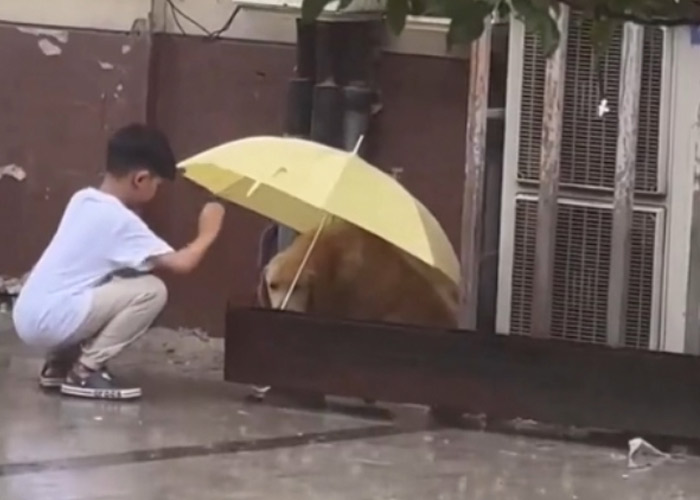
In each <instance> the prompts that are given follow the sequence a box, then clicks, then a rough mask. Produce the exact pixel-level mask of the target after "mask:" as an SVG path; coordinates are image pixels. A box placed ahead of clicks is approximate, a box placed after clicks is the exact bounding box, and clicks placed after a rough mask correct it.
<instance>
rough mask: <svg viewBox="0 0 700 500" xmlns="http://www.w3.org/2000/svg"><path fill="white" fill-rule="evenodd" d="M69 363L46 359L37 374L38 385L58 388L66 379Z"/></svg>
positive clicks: (44, 387) (46, 387)
mask: <svg viewBox="0 0 700 500" xmlns="http://www.w3.org/2000/svg"><path fill="white" fill-rule="evenodd" d="M70 367H71V364H70V363H64V362H61V361H47V362H46V363H44V366H43V368H42V369H41V373H40V374H39V386H40V387H42V388H43V389H58V388H59V387H61V384H63V382H65V381H66V377H67V376H68V372H69V371H70Z"/></svg>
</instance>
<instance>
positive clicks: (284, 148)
mask: <svg viewBox="0 0 700 500" xmlns="http://www.w3.org/2000/svg"><path fill="white" fill-rule="evenodd" d="M179 167H180V168H183V169H185V177H187V178H189V179H190V180H191V181H193V182H195V183H196V184H198V185H200V186H202V187H204V188H206V189H207V190H209V191H210V192H212V193H213V194H215V195H217V196H218V197H220V198H222V199H225V200H228V201H231V202H233V203H235V204H237V205H241V206H243V207H246V208H248V209H250V210H253V211H255V212H257V213H259V214H261V215H264V216H265V217H267V218H269V219H272V220H274V221H276V222H278V223H280V224H283V225H285V226H288V227H291V228H293V229H295V230H296V231H299V232H305V231H309V230H311V229H315V228H318V229H319V230H320V228H321V227H322V226H323V225H324V223H325V221H326V219H327V217H328V216H329V215H331V216H335V217H338V218H341V219H344V220H346V221H348V222H350V223H352V224H355V225H356V226H359V227H361V228H363V229H365V230H366V231H369V232H370V233H373V234H375V235H377V236H379V237H380V238H382V239H384V240H386V241H388V242H389V243H391V244H393V245H395V246H396V247H398V248H400V249H402V250H404V251H405V252H407V253H409V254H411V255H413V256H414V257H416V258H418V259H420V260H421V261H423V262H425V263H426V264H428V265H429V266H432V267H434V268H436V269H439V270H440V271H442V272H443V273H444V274H445V275H446V276H447V277H448V278H450V279H451V280H452V281H454V282H455V283H458V282H459V278H460V268H459V261H458V259H457V256H456V254H455V251H454V249H453V248H452V245H451V243H450V241H449V239H448V238H447V236H446V235H445V232H444V231H443V229H442V227H441V226H440V224H439V223H438V221H437V220H436V219H435V217H434V216H433V215H432V214H431V213H430V211H429V210H428V209H427V208H425V206H424V205H423V204H422V203H420V202H419V201H418V200H416V199H415V198H414V197H413V196H412V195H411V194H410V193H409V192H408V191H407V190H406V189H405V188H404V187H403V186H401V184H399V183H398V182H397V181H396V180H395V179H394V178H393V177H391V176H389V175H387V174H386V173H384V172H382V171H381V170H379V169H378V168H376V167H373V166H372V165H370V164H369V163H367V162H366V161H364V160H363V159H362V158H360V157H359V156H357V155H356V154H354V153H349V152H346V151H341V150H338V149H335V148H331V147H328V146H324V145H322V144H319V143H316V142H312V141H307V140H303V139H295V138H286V137H284V138H283V137H267V136H261V137H251V138H247V139H241V140H236V141H233V142H229V143H226V144H222V145H220V146H216V147H214V148H212V149H209V150H206V151H204V152H202V153H199V154H197V155H195V156H192V157H190V158H188V159H186V160H184V161H182V162H181V163H180V164H179ZM302 266H303V264H302Z"/></svg>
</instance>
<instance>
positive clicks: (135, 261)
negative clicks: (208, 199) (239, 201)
mask: <svg viewBox="0 0 700 500" xmlns="http://www.w3.org/2000/svg"><path fill="white" fill-rule="evenodd" d="M223 217H224V208H223V206H222V205H220V204H219V203H207V204H206V205H205V206H204V208H203V209H202V212H201V213H200V215H199V232H198V235H197V237H196V238H195V239H194V240H193V241H192V242H191V243H190V244H189V245H187V246H185V247H184V248H182V249H180V250H173V248H172V247H171V246H170V245H168V244H167V243H166V242H164V241H163V240H162V239H160V238H159V237H158V236H156V235H155V234H154V233H153V232H152V231H151V230H150V229H149V228H148V226H146V224H145V223H144V222H143V221H142V220H141V219H140V218H139V217H138V216H134V217H133V218H131V219H130V220H129V221H127V222H126V223H125V224H124V225H123V226H122V227H121V230H120V231H119V244H118V245H115V246H114V247H113V248H112V249H111V253H110V258H111V260H112V261H113V262H114V263H116V264H117V265H118V266H119V267H130V268H135V269H140V270H146V271H151V270H153V269H161V270H165V271H170V272H172V273H176V274H187V273H189V272H191V271H193V270H194V269H195V268H196V267H197V266H198V265H199V263H200V262H201V260H202V258H203V257H204V254H206V252H207V250H208V249H209V247H210V246H211V245H212V243H214V241H215V240H216V238H217V236H218V234H219V231H220V229H221V224H222V221H223Z"/></svg>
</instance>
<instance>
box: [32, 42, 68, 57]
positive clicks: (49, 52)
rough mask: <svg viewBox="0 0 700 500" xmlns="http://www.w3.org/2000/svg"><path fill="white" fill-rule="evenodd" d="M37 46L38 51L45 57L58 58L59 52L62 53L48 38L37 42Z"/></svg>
mask: <svg viewBox="0 0 700 500" xmlns="http://www.w3.org/2000/svg"><path fill="white" fill-rule="evenodd" d="M37 45H39V50H41V51H42V52H43V53H44V55H45V56H47V57H52V56H59V55H61V52H63V50H62V49H61V47H59V46H58V45H56V44H55V43H53V42H52V41H51V40H49V39H48V38H42V39H41V40H39V42H37Z"/></svg>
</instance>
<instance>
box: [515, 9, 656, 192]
mask: <svg viewBox="0 0 700 500" xmlns="http://www.w3.org/2000/svg"><path fill="white" fill-rule="evenodd" d="M591 26H592V22H591V21H590V20H588V19H584V18H583V17H582V16H581V15H580V14H577V13H575V14H572V16H571V21H570V25H569V37H568V42H567V61H566V83H565V89H564V125H563V131H562V146H561V180H560V182H561V184H562V185H570V186H576V187H589V188H591V187H592V188H597V189H609V190H612V189H613V188H614V182H615V149H616V142H617V100H618V95H619V90H620V88H619V80H620V76H619V75H620V58H621V46H622V28H621V27H619V28H618V29H617V31H616V32H615V34H614V36H613V38H612V41H611V44H610V49H609V52H608V54H607V55H606V56H605V58H604V59H603V62H602V68H603V73H604V75H603V81H604V86H605V94H606V97H607V99H608V102H609V107H610V112H609V113H607V115H605V116H604V117H603V118H602V119H601V118H598V116H597V106H598V103H599V101H600V98H599V93H598V78H597V74H596V71H595V67H594V64H593V63H594V61H593V48H592V45H591V43H590V30H591ZM538 44H539V42H538V40H537V36H536V35H533V34H529V33H528V34H526V35H525V40H524V64H523V81H522V87H523V93H522V102H521V109H520V113H521V115H520V144H519V161H518V179H520V180H528V181H537V180H538V179H539V170H538V166H539V163H540V143H541V135H542V113H543V100H544V82H545V60H544V58H543V57H542V55H541V51H540V48H539V46H538ZM663 49H664V36H663V31H662V30H661V28H658V27H647V28H645V32H644V54H643V63H642V85H641V96H640V117H639V140H638V146H637V170H636V172H637V176H636V190H637V191H638V192H646V193H656V192H658V190H659V182H658V176H659V168H658V163H659V117H660V102H661V80H662V63H663Z"/></svg>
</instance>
